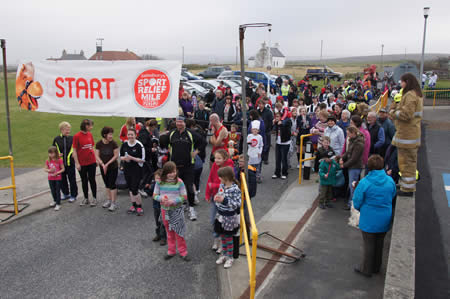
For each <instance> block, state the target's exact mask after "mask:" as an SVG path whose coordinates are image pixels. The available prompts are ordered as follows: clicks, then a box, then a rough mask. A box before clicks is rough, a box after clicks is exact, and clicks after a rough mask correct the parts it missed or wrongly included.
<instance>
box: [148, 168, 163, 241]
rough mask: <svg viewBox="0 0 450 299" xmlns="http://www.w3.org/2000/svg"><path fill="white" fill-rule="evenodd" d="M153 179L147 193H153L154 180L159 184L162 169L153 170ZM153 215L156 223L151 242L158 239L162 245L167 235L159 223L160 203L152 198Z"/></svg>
mask: <svg viewBox="0 0 450 299" xmlns="http://www.w3.org/2000/svg"><path fill="white" fill-rule="evenodd" d="M153 175H154V178H155V181H154V182H153V183H152V187H151V189H150V191H152V189H153V192H150V193H148V194H153V193H154V190H155V185H156V182H158V183H159V184H160V183H161V175H162V169H158V170H157V171H155V173H154V174H153ZM153 216H154V217H155V224H156V229H155V233H156V235H155V237H154V238H153V240H152V241H153V242H158V241H159V245H161V246H164V245H166V244H167V237H166V230H165V229H164V225H163V224H162V223H161V203H160V202H159V201H157V200H155V199H154V198H153Z"/></svg>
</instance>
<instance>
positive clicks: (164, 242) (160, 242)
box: [159, 239, 167, 246]
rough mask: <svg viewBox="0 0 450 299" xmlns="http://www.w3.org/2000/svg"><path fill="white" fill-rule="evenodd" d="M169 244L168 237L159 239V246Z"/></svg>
mask: <svg viewBox="0 0 450 299" xmlns="http://www.w3.org/2000/svg"><path fill="white" fill-rule="evenodd" d="M166 244H167V240H166V239H161V240H160V241H159V246H165V245H166Z"/></svg>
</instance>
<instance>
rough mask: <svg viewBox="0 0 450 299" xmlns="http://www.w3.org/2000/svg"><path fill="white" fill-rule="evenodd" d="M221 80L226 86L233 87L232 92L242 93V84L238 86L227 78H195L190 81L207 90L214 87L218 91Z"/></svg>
mask: <svg viewBox="0 0 450 299" xmlns="http://www.w3.org/2000/svg"><path fill="white" fill-rule="evenodd" d="M220 81H223V85H225V87H228V86H229V87H231V92H232V93H233V94H241V92H242V90H241V88H240V86H237V84H236V83H232V82H229V81H227V80H217V79H216V80H194V81H189V83H192V84H197V85H200V86H201V87H203V88H206V89H207V90H209V89H213V90H214V91H216V89H217V87H218V86H219V85H220V83H219V82H220Z"/></svg>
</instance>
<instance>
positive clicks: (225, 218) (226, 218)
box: [214, 167, 241, 269]
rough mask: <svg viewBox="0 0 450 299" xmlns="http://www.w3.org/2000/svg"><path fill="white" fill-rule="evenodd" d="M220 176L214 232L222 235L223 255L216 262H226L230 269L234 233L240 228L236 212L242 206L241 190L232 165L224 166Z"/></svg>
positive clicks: (219, 172) (215, 197)
mask: <svg viewBox="0 0 450 299" xmlns="http://www.w3.org/2000/svg"><path fill="white" fill-rule="evenodd" d="M218 175H219V178H220V182H221V184H220V188H219V192H218V193H217V194H216V195H215V196H214V203H215V205H216V208H217V214H216V219H215V222H214V232H216V233H217V234H219V235H220V239H221V241H222V255H221V256H220V257H219V259H217V261H216V264H217V265H221V264H223V263H225V264H224V266H223V267H224V268H225V269H228V268H230V267H231V266H232V265H233V249H234V247H233V235H235V234H236V232H237V231H238V230H239V224H240V221H239V214H238V213H237V212H236V210H237V209H239V207H240V206H241V190H240V189H239V187H238V185H237V182H236V179H235V178H234V171H233V168H231V167H223V168H220V169H219V171H218Z"/></svg>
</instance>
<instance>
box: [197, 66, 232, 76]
mask: <svg viewBox="0 0 450 299" xmlns="http://www.w3.org/2000/svg"><path fill="white" fill-rule="evenodd" d="M229 70H231V69H230V67H229V66H210V67H208V68H207V69H206V70H204V71H203V72H200V73H198V75H199V76H202V77H203V78H217V76H219V75H220V73H222V72H223V71H229Z"/></svg>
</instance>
